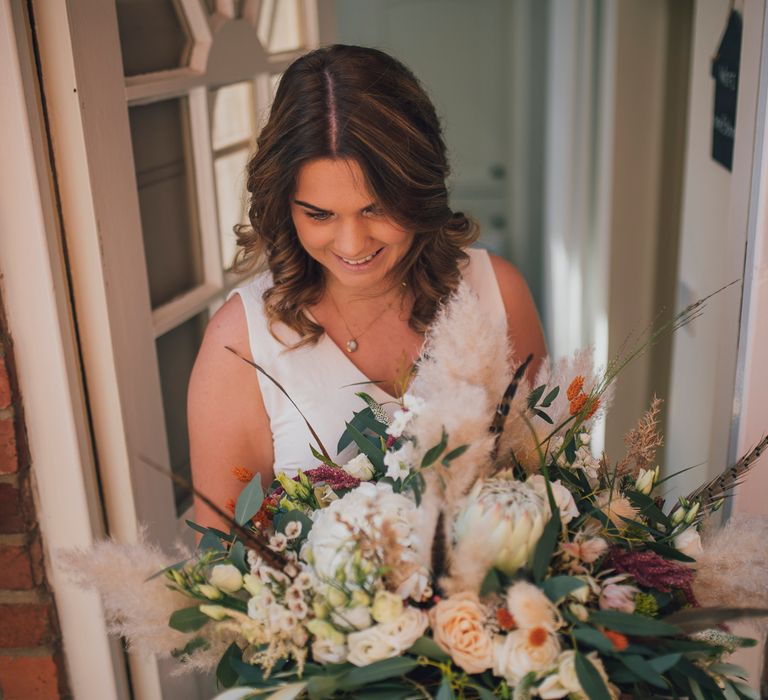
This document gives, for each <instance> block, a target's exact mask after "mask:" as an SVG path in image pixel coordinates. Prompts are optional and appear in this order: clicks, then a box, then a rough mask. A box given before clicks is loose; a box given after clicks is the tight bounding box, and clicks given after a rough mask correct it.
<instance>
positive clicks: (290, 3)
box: [258, 0, 304, 53]
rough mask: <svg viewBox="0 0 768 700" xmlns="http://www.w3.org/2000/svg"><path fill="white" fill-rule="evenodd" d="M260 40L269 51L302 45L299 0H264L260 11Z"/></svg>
mask: <svg viewBox="0 0 768 700" xmlns="http://www.w3.org/2000/svg"><path fill="white" fill-rule="evenodd" d="M258 34H259V41H261V44H262V46H263V47H264V48H265V49H266V50H267V51H269V53H280V52H281V51H293V50H294V49H298V48H299V47H301V46H302V44H303V41H304V37H303V36H302V33H301V9H300V7H299V0H279V1H278V0H264V1H263V2H262V4H261V12H260V13H259V29H258Z"/></svg>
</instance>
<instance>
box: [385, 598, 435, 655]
mask: <svg viewBox="0 0 768 700" xmlns="http://www.w3.org/2000/svg"><path fill="white" fill-rule="evenodd" d="M428 626H429V617H427V613H425V612H424V611H423V610H419V609H418V608H410V607H408V608H405V610H403V612H402V613H401V614H400V615H399V616H398V617H396V618H395V619H394V620H392V621H391V622H382V623H381V624H379V625H377V627H378V628H379V633H380V634H381V635H383V636H384V637H386V638H387V639H389V640H390V642H392V644H394V645H395V646H396V647H397V648H398V649H399V651H398V653H399V654H402V653H403V652H404V651H405V650H406V649H410V648H411V647H412V646H413V643H414V642H415V641H416V640H417V639H418V638H419V637H421V636H422V635H423V634H424V632H425V631H426V629H427V627H428Z"/></svg>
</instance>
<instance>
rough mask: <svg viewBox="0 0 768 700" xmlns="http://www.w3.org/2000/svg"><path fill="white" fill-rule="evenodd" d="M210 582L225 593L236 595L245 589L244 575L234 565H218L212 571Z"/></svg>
mask: <svg viewBox="0 0 768 700" xmlns="http://www.w3.org/2000/svg"><path fill="white" fill-rule="evenodd" d="M210 582H211V585H212V586H216V588H218V589H219V590H221V591H224V592H225V593H236V592H237V591H239V590H240V589H241V588H242V587H243V575H242V574H241V573H240V571H239V569H238V568H237V567H236V566H233V565H232V564H217V565H216V566H214V567H213V569H212V570H211V581H210Z"/></svg>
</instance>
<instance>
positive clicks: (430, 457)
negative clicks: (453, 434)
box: [421, 429, 448, 469]
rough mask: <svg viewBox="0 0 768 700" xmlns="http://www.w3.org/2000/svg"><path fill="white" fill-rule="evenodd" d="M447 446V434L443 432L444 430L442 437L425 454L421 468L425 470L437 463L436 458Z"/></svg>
mask: <svg viewBox="0 0 768 700" xmlns="http://www.w3.org/2000/svg"><path fill="white" fill-rule="evenodd" d="M447 446H448V434H447V433H446V432H445V429H443V435H442V437H441V438H440V442H439V443H437V445H434V446H433V447H431V448H430V449H428V450H427V453H426V454H425V455H424V459H422V460H421V468H422V469H426V468H427V467H430V466H432V465H433V464H434V463H435V462H436V461H437V458H438V457H439V456H440V455H441V454H443V452H445V448H446V447H447Z"/></svg>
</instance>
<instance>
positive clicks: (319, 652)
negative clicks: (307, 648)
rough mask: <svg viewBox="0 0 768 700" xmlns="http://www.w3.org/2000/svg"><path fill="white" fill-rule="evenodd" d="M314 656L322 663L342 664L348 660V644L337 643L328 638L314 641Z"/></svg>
mask: <svg viewBox="0 0 768 700" xmlns="http://www.w3.org/2000/svg"><path fill="white" fill-rule="evenodd" d="M312 657H313V658H314V660H315V661H317V663H320V664H341V663H344V661H346V660H347V645H346V644H337V643H336V642H334V641H333V640H331V639H328V638H318V639H316V640H315V641H314V642H312Z"/></svg>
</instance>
